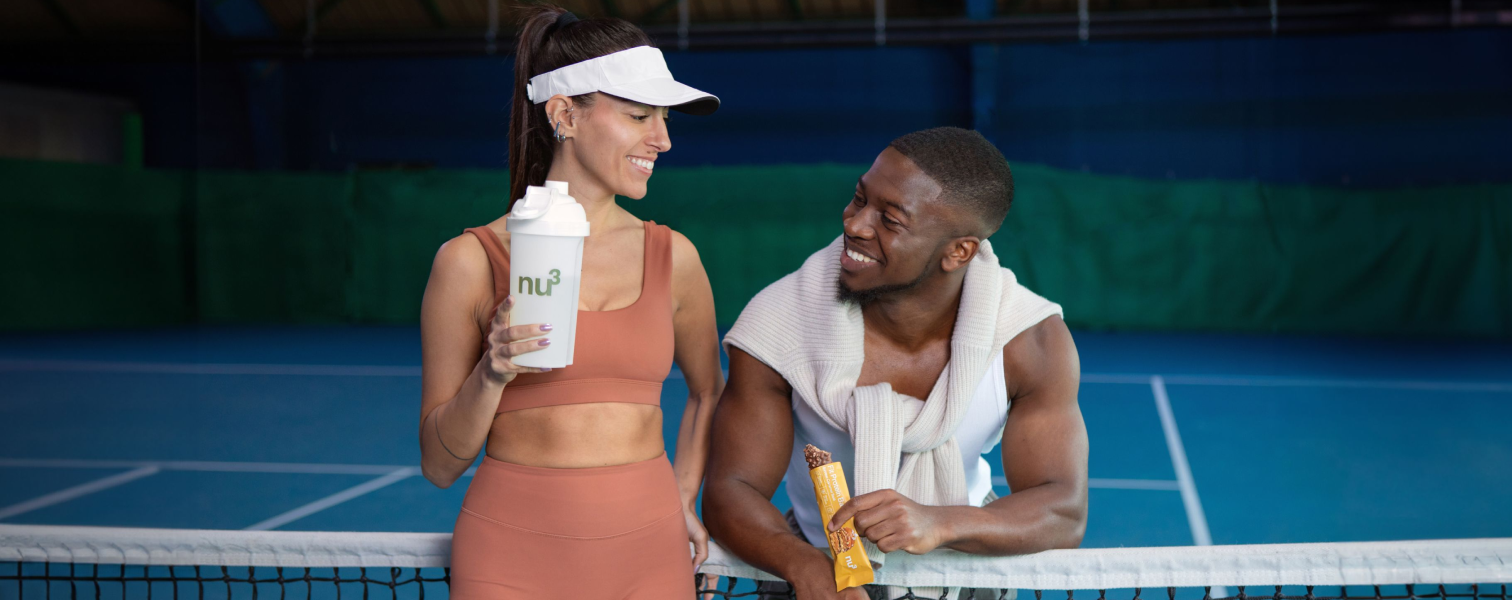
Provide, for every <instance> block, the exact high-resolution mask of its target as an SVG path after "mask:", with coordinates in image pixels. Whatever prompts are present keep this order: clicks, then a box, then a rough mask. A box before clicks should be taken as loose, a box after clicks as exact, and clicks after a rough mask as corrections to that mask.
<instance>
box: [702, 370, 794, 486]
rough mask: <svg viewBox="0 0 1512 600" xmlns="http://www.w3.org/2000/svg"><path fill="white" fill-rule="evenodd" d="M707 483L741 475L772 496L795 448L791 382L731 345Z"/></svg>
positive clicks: (732, 478) (716, 416)
mask: <svg viewBox="0 0 1512 600" xmlns="http://www.w3.org/2000/svg"><path fill="white" fill-rule="evenodd" d="M710 437H711V438H712V443H711V445H710V446H711V448H710V451H709V466H708V473H707V475H708V483H710V484H717V483H725V482H732V481H738V482H743V483H745V484H747V485H750V486H751V487H753V488H755V489H756V490H757V491H758V492H760V493H762V494H763V495H765V496H766V497H767V498H771V497H772V495H773V494H774V493H776V491H777V486H778V484H780V483H782V475H783V473H784V472H786V471H787V464H788V459H789V458H790V457H791V455H792V451H793V405H792V386H790V385H788V383H787V380H785V379H783V378H782V375H780V374H778V373H777V371H776V370H774V369H772V368H771V367H769V366H767V365H766V363H763V362H761V361H759V360H756V359H755V358H754V357H752V356H751V355H749V354H746V353H745V352H744V351H742V350H741V349H739V348H736V347H734V346H731V347H730V377H729V381H728V382H726V384H725V389H724V394H723V395H722V396H720V400H719V404H718V408H716V409H715V412H714V430H713V433H712V435H711V436H710Z"/></svg>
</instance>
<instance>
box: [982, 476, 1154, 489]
mask: <svg viewBox="0 0 1512 600" xmlns="http://www.w3.org/2000/svg"><path fill="white" fill-rule="evenodd" d="M992 485H1001V486H1007V485H1008V478H1007V477H1003V476H997V477H993V478H992ZM1087 487H1089V488H1093V489H1099V490H1153V491H1159V492H1179V491H1181V484H1180V483H1179V482H1176V481H1170V480H1166V479H1101V478H1097V477H1093V478H1091V479H1088V480H1087Z"/></svg>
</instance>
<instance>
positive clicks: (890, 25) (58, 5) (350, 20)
mask: <svg viewBox="0 0 1512 600" xmlns="http://www.w3.org/2000/svg"><path fill="white" fill-rule="evenodd" d="M878 3H881V6H880V7H879V6H878ZM558 4H559V5H561V6H563V7H565V8H568V9H569V10H572V11H573V12H575V13H577V14H579V15H580V16H583V17H601V16H614V17H619V18H624V19H627V20H629V21H631V22H634V23H637V24H639V25H641V26H642V27H644V28H646V30H647V31H648V32H649V33H651V34H652V36H653V37H655V38H657V41H658V44H659V45H661V46H663V47H677V48H691V49H700V48H729V47H782V46H827V45H828V46H834V45H868V44H949V43H970V42H1014V41H1041V40H1045V41H1048V40H1075V39H1082V40H1087V39H1124V38H1150V37H1185V36H1213V35H1272V34H1279V35H1286V34H1295V33H1312V32H1336V31H1370V30H1385V29H1411V28H1442V27H1485V26H1512V0H1385V1H1377V2H1350V1H1349V0H937V1H929V0H561V1H560V2H558ZM524 6H525V4H523V3H521V2H519V0H4V1H3V2H0V55H3V56H4V57H6V58H9V59H17V58H29V59H33V60H35V59H45V58H47V57H49V56H51V57H54V58H57V57H67V56H72V55H76V54H77V55H81V56H82V55H89V56H94V57H99V56H100V55H106V56H112V55H114V56H131V55H133V54H143V55H150V54H151V53H152V52H153V51H154V49H156V51H158V52H166V53H171V54H175V55H177V54H176V53H178V52H181V51H182V50H183V48H184V46H185V45H186V44H194V43H196V41H197V42H198V43H199V46H197V47H198V48H199V50H200V52H208V53H210V54H211V55H216V56H230V57H237V58H258V57H268V58H277V57H298V56H305V57H313V56H316V55H322V56H344V55H345V56H351V55H355V56H369V55H426V54H431V55H435V54H477V53H497V52H500V51H501V49H502V50H503V51H507V48H508V46H509V44H508V40H509V37H510V34H511V32H512V30H513V28H514V24H515V23H516V22H517V20H518V18H519V15H520V14H521V12H522V10H523V8H522V7H524ZM197 25H198V27H197Z"/></svg>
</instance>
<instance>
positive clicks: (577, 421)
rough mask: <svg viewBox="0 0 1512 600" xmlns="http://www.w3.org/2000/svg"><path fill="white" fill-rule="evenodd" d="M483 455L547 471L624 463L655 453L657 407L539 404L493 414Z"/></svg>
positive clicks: (661, 447) (659, 446) (660, 448)
mask: <svg viewBox="0 0 1512 600" xmlns="http://www.w3.org/2000/svg"><path fill="white" fill-rule="evenodd" d="M486 451H487V453H488V456H489V457H490V458H493V459H494V460H501V461H504V462H507V463H514V464H517V465H526V466H531V467H548V468H553V469H581V468H586V467H607V466H613V465H624V464H630V463H634V462H640V461H643V460H650V459H653V458H656V457H658V456H661V454H662V453H663V452H665V451H666V446H665V443H664V442H663V440H662V412H661V408H659V407H656V406H651V405H647V404H629V403H624V402H602V403H595V404H567V405H561V406H543V407H540V408H528V409H525V410H516V411H510V412H505V413H499V415H498V416H496V417H495V418H494V423H493V428H492V429H490V430H489V432H488V446H487V450H486Z"/></svg>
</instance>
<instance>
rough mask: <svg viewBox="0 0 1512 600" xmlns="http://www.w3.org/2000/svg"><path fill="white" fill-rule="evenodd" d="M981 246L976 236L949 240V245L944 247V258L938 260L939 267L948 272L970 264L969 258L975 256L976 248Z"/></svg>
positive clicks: (980, 241)
mask: <svg viewBox="0 0 1512 600" xmlns="http://www.w3.org/2000/svg"><path fill="white" fill-rule="evenodd" d="M981 247H982V240H981V239H980V238H976V237H969V236H968V237H960V238H956V239H953V240H950V246H949V247H948V248H946V249H945V258H943V259H941V260H940V269H941V270H943V271H945V272H946V273H950V272H953V271H955V270H956V269H959V268H962V267H965V266H966V265H969V264H971V259H973V258H976V255H977V250H978V249H980V248H981Z"/></svg>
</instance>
